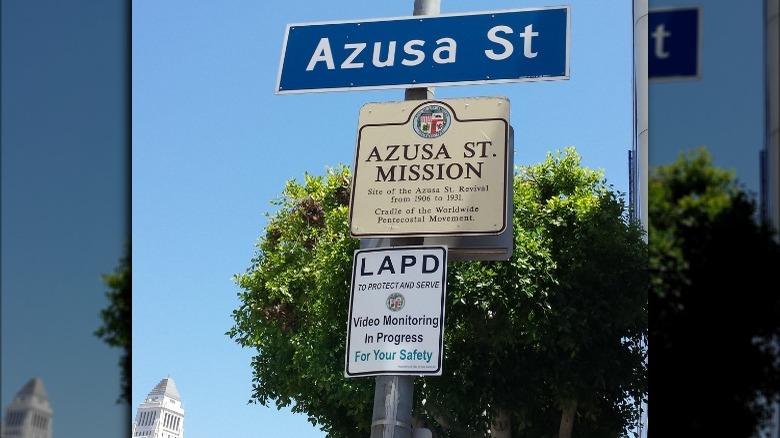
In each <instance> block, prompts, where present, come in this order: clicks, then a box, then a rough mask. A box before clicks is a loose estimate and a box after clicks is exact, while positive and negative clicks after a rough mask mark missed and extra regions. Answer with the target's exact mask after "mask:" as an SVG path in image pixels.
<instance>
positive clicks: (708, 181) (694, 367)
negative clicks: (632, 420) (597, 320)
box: [648, 148, 780, 437]
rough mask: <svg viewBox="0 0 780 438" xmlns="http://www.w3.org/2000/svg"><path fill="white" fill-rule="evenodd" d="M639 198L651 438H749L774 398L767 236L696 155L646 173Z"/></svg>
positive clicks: (777, 317) (771, 250) (774, 251)
mask: <svg viewBox="0 0 780 438" xmlns="http://www.w3.org/2000/svg"><path fill="white" fill-rule="evenodd" d="M648 194H649V201H648V204H649V205H648V206H649V211H648V213H649V217H650V223H649V227H648V228H649V253H650V266H651V273H652V275H651V276H652V279H653V281H652V287H651V294H650V298H649V299H650V312H651V313H650V315H651V319H650V321H651V332H650V342H649V351H650V372H649V373H650V374H649V379H650V400H649V414H650V422H649V424H650V429H652V430H653V433H654V434H656V433H658V434H659V436H671V435H675V436H683V435H684V436H731V437H749V436H754V435H753V433H754V432H755V431H756V430H757V428H759V427H761V424H762V422H763V421H764V420H766V419H768V418H769V415H771V401H772V400H776V397H777V394H778V390H780V356H778V350H777V345H778V344H777V341H778V334H780V332H779V330H780V295H778V294H777V292H776V291H775V290H774V289H771V288H769V286H768V285H769V284H771V282H772V281H773V276H775V275H776V272H777V268H778V266H780V258H778V246H777V243H776V241H775V240H773V238H772V235H773V234H772V233H773V232H772V230H771V229H770V228H769V226H768V225H766V224H764V223H762V222H761V221H760V220H758V218H757V216H756V206H755V201H754V200H753V199H752V197H751V196H750V195H749V194H747V193H746V192H745V191H743V190H742V189H741V188H740V186H739V183H738V181H737V180H736V178H735V176H734V174H733V173H732V172H729V171H726V170H723V169H719V168H716V167H714V166H713V164H712V156H711V155H710V154H709V152H708V151H707V150H706V149H705V148H699V149H697V150H695V151H692V152H689V153H688V154H680V155H679V157H678V158H677V160H676V161H675V162H674V163H671V164H669V165H664V166H658V167H655V168H653V169H651V172H650V184H649V189H648ZM724 419H727V420H726V421H724Z"/></svg>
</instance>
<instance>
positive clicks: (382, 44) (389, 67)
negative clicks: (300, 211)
mask: <svg viewBox="0 0 780 438" xmlns="http://www.w3.org/2000/svg"><path fill="white" fill-rule="evenodd" d="M569 35H570V7H569V6H560V7H546V8H534V9H517V10H505V11H495V12H479V13H471V14H450V15H435V16H414V17H400V18H391V19H376V20H362V21H338V22H321V23H308V24H307V23H303V24H289V25H288V26H287V29H286V32H285V39H284V46H283V49H282V58H281V61H280V64H279V74H278V77H277V85H276V91H275V92H276V93H277V94H286V93H305V92H322V91H348V90H365V89H382V88H408V87H430V86H443V85H466V84H486V83H501V82H518V81H544V80H560V79H568V78H569V38H570V36H569Z"/></svg>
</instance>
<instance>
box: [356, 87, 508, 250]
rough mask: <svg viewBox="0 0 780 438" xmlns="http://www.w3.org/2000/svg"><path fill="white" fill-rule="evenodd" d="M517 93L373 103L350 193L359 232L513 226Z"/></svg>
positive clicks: (450, 232)
mask: <svg viewBox="0 0 780 438" xmlns="http://www.w3.org/2000/svg"><path fill="white" fill-rule="evenodd" d="M508 136H509V100H508V99H506V98H505V97H477V98H462V99H449V100H446V101H444V100H428V101H419V100H418V101H401V102H383V103H369V104H365V105H364V106H363V107H362V108H361V109H360V117H359V129H358V139H357V148H356V151H355V164H354V172H353V173H354V175H353V179H352V191H351V200H350V211H349V215H350V233H351V234H352V235H353V236H355V237H369V236H370V237H376V236H383V237H398V236H404V237H408V236H469V235H472V236H475V235H491V234H492V235H494V234H499V233H501V232H502V231H504V230H505V229H506V228H507V225H508V224H507V199H508V196H507V193H508V190H509V188H510V185H509V184H511V163H512V157H510V156H508V153H507V144H508Z"/></svg>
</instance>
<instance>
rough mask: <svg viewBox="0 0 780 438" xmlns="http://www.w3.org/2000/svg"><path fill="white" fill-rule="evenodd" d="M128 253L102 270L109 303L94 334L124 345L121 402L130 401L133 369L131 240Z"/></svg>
mask: <svg viewBox="0 0 780 438" xmlns="http://www.w3.org/2000/svg"><path fill="white" fill-rule="evenodd" d="M125 251H126V253H125V255H124V256H123V257H122V258H121V259H120V261H119V265H117V267H116V268H115V269H114V272H113V273H111V274H103V275H102V276H101V277H102V279H103V282H104V283H105V285H106V286H108V291H107V292H106V298H108V306H107V307H106V308H105V309H103V310H101V311H100V318H101V319H102V320H103V325H101V326H100V327H99V328H98V329H97V330H95V333H94V334H95V336H97V337H98V338H100V339H102V340H103V341H104V342H105V343H106V344H108V345H110V346H112V347H118V348H121V349H122V350H123V351H122V355H121V356H120V357H119V369H120V373H121V383H120V387H121V392H120V395H119V399H118V400H117V402H118V403H130V387H131V383H130V382H131V377H130V376H131V372H132V356H131V345H132V330H131V324H132V322H131V320H132V310H131V308H132V301H131V300H132V275H131V246H130V242H128V243H127V244H126V246H125Z"/></svg>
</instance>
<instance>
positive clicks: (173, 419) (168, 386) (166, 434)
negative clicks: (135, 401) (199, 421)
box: [132, 377, 184, 438]
mask: <svg viewBox="0 0 780 438" xmlns="http://www.w3.org/2000/svg"><path fill="white" fill-rule="evenodd" d="M132 436H133V438H184V407H182V404H181V396H179V390H178V389H176V383H174V382H173V379H171V378H170V377H166V378H164V379H162V380H160V383H158V384H157V386H155V387H154V389H152V392H150V393H149V395H148V396H146V400H144V401H143V403H141V404H140V405H139V406H138V412H137V413H136V414H135V420H134V421H133V435H132Z"/></svg>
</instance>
